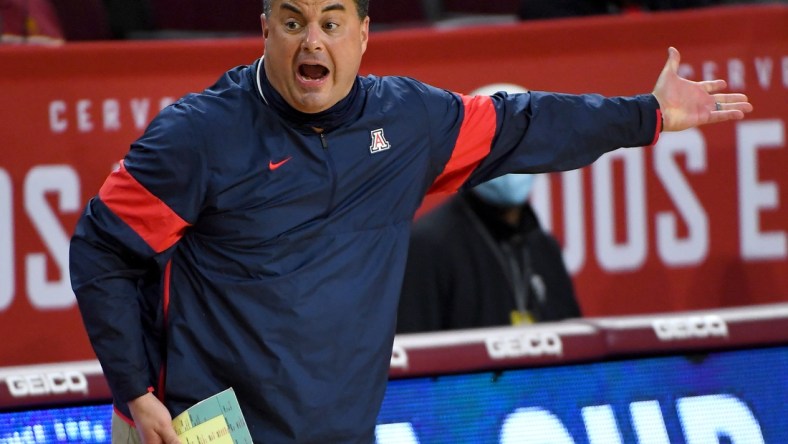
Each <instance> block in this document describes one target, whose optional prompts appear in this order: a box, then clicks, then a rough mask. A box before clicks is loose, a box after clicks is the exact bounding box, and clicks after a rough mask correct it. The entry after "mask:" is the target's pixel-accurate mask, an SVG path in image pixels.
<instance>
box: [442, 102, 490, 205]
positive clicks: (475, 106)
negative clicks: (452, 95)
mask: <svg viewBox="0 0 788 444" xmlns="http://www.w3.org/2000/svg"><path fill="white" fill-rule="evenodd" d="M462 103H463V105H464V106H465V118H464V119H463V121H462V125H461V126H460V134H459V135H458V136H457V142H456V143H455V144H454V150H453V151H452V154H451V158H450V159H449V161H448V162H447V163H446V168H445V169H444V170H443V173H441V175H440V176H438V178H437V179H435V182H434V183H433V184H432V187H431V188H430V190H429V192H430V193H441V192H454V191H457V189H458V188H459V187H460V186H461V185H462V184H463V183H464V182H465V181H466V180H467V179H468V177H469V176H470V175H471V173H472V172H473V170H474V169H475V168H476V166H478V165H479V163H480V162H481V161H482V159H484V157H485V156H487V154H489V153H490V149H491V148H492V141H493V137H495V125H496V119H495V117H496V116H495V108H494V107H493V103H492V99H491V98H490V97H489V96H484V95H480V96H462Z"/></svg>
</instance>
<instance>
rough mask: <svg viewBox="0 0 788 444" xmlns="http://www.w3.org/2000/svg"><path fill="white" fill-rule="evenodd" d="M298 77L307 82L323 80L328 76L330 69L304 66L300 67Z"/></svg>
mask: <svg viewBox="0 0 788 444" xmlns="http://www.w3.org/2000/svg"><path fill="white" fill-rule="evenodd" d="M298 75H300V76H301V77H303V78H304V79H305V80H321V79H323V78H325V77H326V76H327V75H328V68H326V67H325V66H323V65H310V64H303V65H299V67H298Z"/></svg>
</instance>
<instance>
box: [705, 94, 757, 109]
mask: <svg viewBox="0 0 788 444" xmlns="http://www.w3.org/2000/svg"><path fill="white" fill-rule="evenodd" d="M713 97H714V101H715V102H717V103H719V104H720V110H722V111H729V110H738V111H741V112H744V113H748V112H750V111H752V104H751V103H750V102H749V99H747V96H746V95H744V94H738V93H732V94H714V96H713Z"/></svg>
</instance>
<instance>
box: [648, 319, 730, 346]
mask: <svg viewBox="0 0 788 444" xmlns="http://www.w3.org/2000/svg"><path fill="white" fill-rule="evenodd" d="M651 325H652V327H653V328H654V333H656V334H657V337H658V338H659V339H661V340H663V341H669V340H671V339H688V338H708V337H710V336H720V337H725V336H728V325H727V324H725V321H723V320H722V318H720V317H719V316H715V315H707V316H687V317H681V318H669V319H657V320H655V321H654V322H652V324H651Z"/></svg>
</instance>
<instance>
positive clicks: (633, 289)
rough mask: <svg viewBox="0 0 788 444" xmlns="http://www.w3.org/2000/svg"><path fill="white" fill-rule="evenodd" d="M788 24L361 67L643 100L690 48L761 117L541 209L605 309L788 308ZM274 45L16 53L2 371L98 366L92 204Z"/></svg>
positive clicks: (605, 34)
mask: <svg viewBox="0 0 788 444" xmlns="http://www.w3.org/2000/svg"><path fill="white" fill-rule="evenodd" d="M785 23H788V7H786V6H780V5H772V6H763V7H751V8H744V7H739V8H723V9H706V10H702V11H697V12H680V13H678V12H677V13H663V14H652V15H638V16H634V17H598V18H588V19H568V20H557V21H552V22H535V23H523V24H517V25H505V26H498V27H492V28H465V29H457V30H424V31H402V32H389V33H377V34H373V35H372V37H371V42H370V45H369V49H368V51H367V54H366V57H365V61H364V64H363V66H362V71H363V72H364V73H375V74H403V75H408V76H413V77H416V78H419V79H420V80H423V81H426V82H428V83H432V84H434V85H437V86H441V87H445V88H447V89H451V90H455V91H458V92H470V91H473V90H475V89H477V88H479V87H482V86H484V85H489V84H492V83H510V84H516V85H520V86H523V87H527V88H530V89H534V90H554V91H562V92H576V93H579V92H599V93H603V94H607V95H614V94H633V93H639V92H648V91H650V90H651V88H652V87H653V84H654V81H655V80H656V77H657V75H658V73H659V70H660V69H661V67H662V65H663V63H664V60H665V57H666V49H667V47H668V46H669V45H673V46H676V47H677V48H679V50H680V51H681V52H682V62H683V65H682V70H683V71H684V72H685V73H686V75H687V76H688V77H690V78H693V79H702V78H706V77H715V78H716V77H719V78H723V79H726V80H727V81H728V82H729V84H730V86H731V89H732V90H735V91H742V92H744V93H746V94H747V95H748V96H749V97H750V100H751V101H752V102H753V103H754V105H755V112H753V113H752V114H751V115H750V116H748V118H747V119H746V120H744V121H741V122H736V123H726V124H721V125H716V126H712V127H704V128H701V129H699V130H695V131H688V132H684V133H680V134H670V135H667V134H666V135H663V137H662V138H661V141H660V143H659V144H658V146H657V147H656V148H649V149H645V150H620V151H619V152H617V153H616V154H614V155H612V156H607V157H605V158H603V159H601V160H600V161H598V162H597V163H596V164H594V165H593V166H591V167H588V168H585V169H583V170H578V171H576V172H572V173H564V174H555V175H551V176H545V177H547V178H548V179H546V180H543V181H542V182H541V183H540V184H539V187H538V188H537V189H536V190H535V192H534V193H535V195H534V200H535V204H536V205H537V207H538V209H539V211H540V213H541V214H542V216H543V219H544V221H545V222H546V223H547V224H548V225H549V226H551V227H552V228H553V231H554V232H555V233H556V235H557V236H558V237H559V238H560V239H561V240H562V242H563V244H564V246H565V253H566V256H567V262H568V263H569V265H570V268H571V269H572V271H573V273H574V274H575V279H576V286H577V290H578V293H579V296H580V300H581V304H582V307H583V309H584V311H585V313H586V314H587V315H589V316H599V315H609V314H632V313H643V312H653V311H678V310H687V309H702V308H713V307H721V306H734V305H746V304H754V303H766V302H778V301H785V300H788V267H787V266H786V264H788V262H787V257H788V256H787V253H786V250H788V245H786V244H788V240H786V238H787V237H788V203H786V201H787V200H788V174H786V166H787V165H788V162H786V160H787V157H788V150H786V130H785V127H786V121H788V28H787V27H786V26H785ZM261 52H262V40H261V39H245V40H227V41H196V42H177V41H176V42H173V41H167V42H116V43H80V44H67V45H65V46H63V47H59V48H41V47H10V46H7V47H0V91H2V93H0V338H2V340H0V366H7V365H19V364H33V363H40V362H52V361H69V360H81V359H92V358H93V354H92V352H91V350H90V347H89V345H88V342H87V339H86V338H85V335H84V333H83V331H82V326H81V323H80V318H79V313H78V310H77V308H76V305H75V302H74V298H73V294H72V293H71V290H70V286H69V283H68V273H67V256H68V237H69V235H70V233H71V231H72V230H73V228H74V224H75V223H76V220H77V217H78V215H79V213H80V211H81V209H82V207H83V205H84V203H85V202H86V201H87V199H89V198H90V197H91V196H92V195H93V194H94V193H95V192H96V191H97V190H98V188H99V186H100V185H101V183H102V182H103V180H104V178H105V176H106V174H107V173H108V172H109V171H110V169H111V168H112V166H113V164H114V163H115V162H116V161H117V160H119V159H120V158H121V157H122V156H123V154H124V153H125V151H126V150H127V148H128V145H129V143H130V142H131V141H132V140H133V139H134V138H135V137H136V136H138V135H139V134H140V133H141V131H142V130H143V129H144V127H145V125H146V123H147V122H148V121H149V120H150V118H152V116H153V115H154V114H155V113H156V112H157V110H158V109H160V108H161V106H162V105H163V104H166V103H169V102H170V101H172V100H173V99H174V98H177V97H178V96H180V95H182V94H184V93H186V92H189V91H197V90H200V89H202V88H204V87H206V86H208V85H210V84H211V83H212V82H213V81H214V80H215V79H216V78H217V77H218V76H219V75H220V74H221V73H222V72H223V71H224V70H225V69H227V68H229V67H232V66H234V65H238V64H244V63H249V62H252V61H253V60H254V59H255V58H257V57H259V55H260V54H261ZM440 199H441V198H440V197H439V198H431V199H429V200H428V201H427V202H426V203H425V208H427V207H429V206H431V205H434V204H435V203H436V202H437V201H438V200H440ZM571 211H575V212H576V213H571ZM670 224H674V225H675V230H673V229H672V228H671V225H670Z"/></svg>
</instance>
